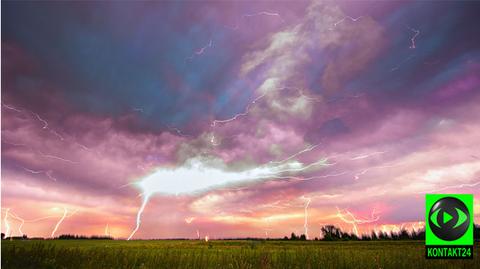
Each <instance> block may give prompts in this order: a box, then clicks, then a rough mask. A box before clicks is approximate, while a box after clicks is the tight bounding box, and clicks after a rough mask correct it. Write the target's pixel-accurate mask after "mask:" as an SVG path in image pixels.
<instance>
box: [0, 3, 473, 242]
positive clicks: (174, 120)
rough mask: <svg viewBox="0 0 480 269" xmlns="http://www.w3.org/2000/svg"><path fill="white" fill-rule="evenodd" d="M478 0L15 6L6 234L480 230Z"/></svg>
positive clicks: (6, 46) (5, 32)
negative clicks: (449, 204) (437, 226)
mask: <svg viewBox="0 0 480 269" xmlns="http://www.w3.org/2000/svg"><path fill="white" fill-rule="evenodd" d="M478 14H480V3H478V2H447V1H442V2H436V3H434V2H427V1H419V2H415V1H388V2H387V1H385V2H382V1H376V2H368V1H361V2H360V1H354V2H347V1H335V2H331V1H330V2H328V1H327V2H317V1H313V2H310V1H291V2H289V1H282V2H270V1H269V2H257V1H255V2H253V1H252V2H250V1H238V2H226V1H225V2H224V1H214V2H208V1H195V2H193V1H192V2H188V1H183V2H164V1H159V2H95V1H94V2H90V1H89V2H83V1H82V2H2V43H1V46H2V49H1V52H2V57H1V59H2V72H1V75H2V79H1V81H2V84H1V86H2V90H1V95H2V96H1V102H2V108H1V142H2V143H1V158H2V163H1V168H2V171H1V207H2V211H1V214H2V215H1V220H2V222H1V223H2V232H4V233H6V234H7V235H14V236H16V235H21V234H27V235H28V236H29V237H35V236H39V237H54V236H58V235H60V234H67V233H69V234H84V235H109V236H113V237H115V238H131V239H147V238H203V237H205V236H208V237H209V238H232V237H283V236H285V235H289V234H290V233H292V232H295V233H296V234H306V235H307V237H308V238H314V237H318V236H320V228H321V227H322V226H323V225H327V224H334V225H337V226H339V227H341V228H342V229H344V230H345V231H348V232H353V233H357V234H360V233H363V232H367V231H371V230H375V231H382V230H383V231H391V230H393V231H395V230H398V229H401V228H406V229H409V230H411V229H420V228H421V227H422V225H423V221H424V218H425V212H424V210H425V209H424V208H425V206H424V203H425V193H473V194H474V195H475V206H474V208H475V209H474V211H475V216H474V218H475V220H476V221H477V222H478V221H480V196H479V195H480V121H479V115H480V105H479V103H480V76H479V74H480V30H479V28H478V27H475V26H476V25H479V24H480V18H479V17H478Z"/></svg>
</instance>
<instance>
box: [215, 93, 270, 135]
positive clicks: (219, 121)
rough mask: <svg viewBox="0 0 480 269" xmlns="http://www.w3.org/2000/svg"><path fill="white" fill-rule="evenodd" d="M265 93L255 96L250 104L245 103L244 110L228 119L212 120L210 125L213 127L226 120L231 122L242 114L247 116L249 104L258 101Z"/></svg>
mask: <svg viewBox="0 0 480 269" xmlns="http://www.w3.org/2000/svg"><path fill="white" fill-rule="evenodd" d="M265 95H266V93H264V94H262V95H260V96H258V97H257V98H255V99H254V100H253V101H252V102H251V103H250V104H248V105H247V107H246V109H245V112H242V113H239V114H236V115H235V116H233V117H232V118H230V119H226V120H214V121H213V122H212V127H215V126H216V125H217V123H226V122H231V121H234V120H236V119H238V118H239V117H242V116H247V115H248V113H249V112H250V109H251V106H252V105H254V104H255V103H256V102H258V100H260V99H262V98H263V97H265Z"/></svg>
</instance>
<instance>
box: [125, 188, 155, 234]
mask: <svg viewBox="0 0 480 269" xmlns="http://www.w3.org/2000/svg"><path fill="white" fill-rule="evenodd" d="M149 199H150V195H149V194H144V195H143V200H142V205H141V206H140V209H139V210H138V212H137V218H136V226H135V229H134V230H133V231H132V233H131V234H130V236H128V238H127V240H130V239H132V237H133V236H134V235H135V233H136V232H137V231H138V229H139V228H140V224H141V223H142V214H143V210H145V206H146V205H147V203H148V200H149Z"/></svg>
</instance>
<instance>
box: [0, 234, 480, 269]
mask: <svg viewBox="0 0 480 269" xmlns="http://www.w3.org/2000/svg"><path fill="white" fill-rule="evenodd" d="M478 251H479V250H478V248H476V247H475V249H474V252H475V254H474V259H473V260H426V259H425V249H424V243H423V242H421V241H374V242H322V241H246V240H245V241H242V240H239V241H220V240H219V241H209V242H204V241H197V240H158V241H148V240H145V241H129V242H127V241H111V240H105V241H103V240H44V241H42V240H39V241H36V240H30V241H2V253H1V254H2V268H5V269H7V268H35V269H39V268H168V269H173V268H182V269H183V268H185V269H190V268H221V269H228V268H285V269H289V268H299V269H300V268H301V269H303V268H408V269H413V268H435V269H437V268H480V259H479V258H478Z"/></svg>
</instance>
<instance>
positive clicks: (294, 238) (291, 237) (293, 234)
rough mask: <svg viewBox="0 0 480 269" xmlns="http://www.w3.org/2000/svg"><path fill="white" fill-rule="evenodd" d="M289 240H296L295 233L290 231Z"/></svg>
mask: <svg viewBox="0 0 480 269" xmlns="http://www.w3.org/2000/svg"><path fill="white" fill-rule="evenodd" d="M290 240H298V237H297V235H295V233H292V234H291V235H290Z"/></svg>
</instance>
